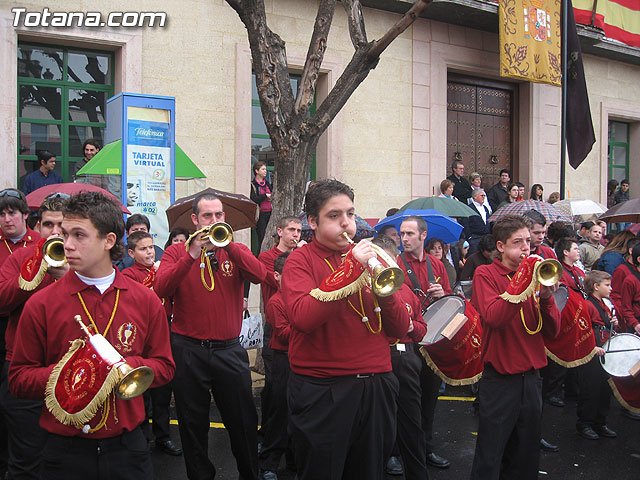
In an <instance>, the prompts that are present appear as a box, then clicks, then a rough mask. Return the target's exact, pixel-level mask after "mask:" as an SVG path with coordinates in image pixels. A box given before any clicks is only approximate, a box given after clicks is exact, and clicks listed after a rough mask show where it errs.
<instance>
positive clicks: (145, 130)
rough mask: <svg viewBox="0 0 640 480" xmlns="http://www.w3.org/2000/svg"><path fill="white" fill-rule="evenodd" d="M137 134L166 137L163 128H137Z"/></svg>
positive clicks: (140, 135)
mask: <svg viewBox="0 0 640 480" xmlns="http://www.w3.org/2000/svg"><path fill="white" fill-rule="evenodd" d="M135 132H136V135H137V136H139V137H164V132H163V131H162V130H154V129H153V128H142V127H139V128H136V129H135Z"/></svg>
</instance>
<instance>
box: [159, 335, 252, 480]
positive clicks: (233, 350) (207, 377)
mask: <svg viewBox="0 0 640 480" xmlns="http://www.w3.org/2000/svg"><path fill="white" fill-rule="evenodd" d="M223 343H225V342H216V343H211V344H207V345H206V346H203V345H202V344H201V343H200V342H198V341H197V340H195V339H192V338H189V337H184V336H182V335H177V334H175V333H174V334H173V335H172V337H171V348H172V351H173V358H174V360H175V362H176V373H175V376H174V380H173V389H174V397H175V400H176V410H177V413H178V423H179V424H180V427H179V429H180V439H181V440H182V449H183V452H184V461H185V464H186V468H187V476H188V478H189V479H191V480H196V479H198V480H199V479H213V478H214V476H215V473H216V469H215V466H214V465H213V463H212V462H211V460H210V459H209V455H208V451H209V443H208V440H209V439H208V432H209V407H210V403H211V394H213V399H214V400H215V402H216V405H217V407H218V409H219V410H220V415H221V416H222V421H223V422H224V424H225V427H226V429H227V432H228V434H229V440H230V442H231V451H232V452H233V455H234V457H235V459H236V464H237V467H238V471H239V472H240V478H241V479H242V480H256V479H257V478H258V434H257V429H258V415H257V413H256V408H255V405H254V403H253V393H252V390H251V373H250V371H249V357H248V355H247V352H246V350H245V349H244V348H242V347H241V346H240V344H239V343H238V342H237V340H235V341H227V342H226V345H223Z"/></svg>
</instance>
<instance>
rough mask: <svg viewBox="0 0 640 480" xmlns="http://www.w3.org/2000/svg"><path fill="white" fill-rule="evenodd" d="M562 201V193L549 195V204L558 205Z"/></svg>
mask: <svg viewBox="0 0 640 480" xmlns="http://www.w3.org/2000/svg"><path fill="white" fill-rule="evenodd" d="M559 201H560V192H553V193H552V194H551V195H549V198H548V199H547V202H549V203H556V202H559Z"/></svg>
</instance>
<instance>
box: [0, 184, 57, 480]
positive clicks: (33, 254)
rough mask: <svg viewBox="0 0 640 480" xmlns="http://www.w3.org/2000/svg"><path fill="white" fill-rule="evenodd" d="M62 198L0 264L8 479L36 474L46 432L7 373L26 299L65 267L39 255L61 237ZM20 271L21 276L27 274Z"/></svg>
mask: <svg viewBox="0 0 640 480" xmlns="http://www.w3.org/2000/svg"><path fill="white" fill-rule="evenodd" d="M63 202H64V198H62V196H60V195H54V196H51V197H49V198H47V199H45V201H44V202H43V203H42V205H41V206H40V209H39V210H38V224H37V225H36V227H35V228H36V230H37V231H38V232H39V233H40V235H41V236H42V240H40V241H39V242H38V243H35V244H32V245H29V246H27V247H25V248H19V249H17V250H16V251H15V252H14V253H13V254H12V255H11V256H10V257H9V258H7V260H6V261H5V262H4V264H3V265H2V268H1V269H0V305H2V308H3V310H4V311H3V314H5V313H6V314H8V317H9V322H8V324H7V330H6V333H5V341H6V348H7V354H6V357H5V362H4V367H3V370H2V377H1V378H2V383H0V412H2V416H3V418H4V421H5V423H6V425H7V428H8V433H9V443H10V451H11V454H10V456H9V461H8V467H7V470H8V472H9V476H10V478H24V479H27V478H33V479H39V478H40V466H41V458H42V448H43V447H44V441H45V438H46V432H45V431H44V430H43V429H42V428H41V427H40V425H39V420H40V413H41V411H42V406H43V402H42V399H38V400H22V399H17V398H16V397H14V396H13V395H12V394H11V392H9V381H8V372H9V364H10V362H11V357H12V355H13V344H14V340H15V335H16V329H17V328H18V320H19V318H20V314H21V313H22V309H23V307H24V304H25V302H26V301H27V300H28V299H29V298H30V297H31V296H32V295H33V294H34V293H35V292H37V291H40V290H42V289H43V288H44V287H46V286H48V285H50V284H52V283H53V282H54V281H56V280H59V279H60V278H62V277H63V276H64V275H65V274H66V273H67V272H68V271H69V265H68V264H66V263H65V264H64V265H61V266H55V267H52V266H48V265H47V263H46V260H44V259H43V258H42V249H43V243H44V242H45V240H47V239H53V238H56V237H61V236H62V204H63ZM29 265H31V268H30V269H29V270H30V271H31V272H32V273H33V274H36V275H37V272H39V271H40V269H41V268H42V269H43V270H44V272H43V274H42V275H40V276H39V277H40V278H39V279H37V280H36V279H31V278H29V280H30V282H29V283H31V285H30V286H27V285H25V279H24V278H23V277H22V275H21V273H22V272H21V270H22V268H23V266H24V268H25V269H27V268H28V266H29ZM29 270H25V273H24V276H27V277H28V276H29V275H28V274H27V271H29Z"/></svg>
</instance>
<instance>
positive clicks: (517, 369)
mask: <svg viewBox="0 0 640 480" xmlns="http://www.w3.org/2000/svg"><path fill="white" fill-rule="evenodd" d="M514 274H515V272H512V271H511V270H509V269H508V268H507V267H505V266H504V265H503V264H502V262H500V261H499V260H495V261H494V262H493V263H492V264H491V265H482V266H480V267H478V269H477V270H476V274H475V276H474V277H473V300H472V303H473V306H474V307H475V308H476V310H477V311H478V313H479V314H480V318H481V319H482V329H483V330H482V336H483V338H482V355H483V361H484V363H485V365H486V364H491V366H493V368H494V369H495V370H496V371H497V372H499V373H501V374H503V375H512V374H517V373H524V372H526V371H528V370H531V369H539V368H542V367H544V366H545V365H546V364H547V355H546V353H545V348H544V339H543V335H544V336H545V337H548V338H555V337H556V335H558V333H559V332H560V312H559V311H558V307H556V303H555V300H554V299H553V297H550V298H547V299H543V298H540V304H539V308H540V313H541V314H542V330H541V331H540V332H539V333H536V334H535V335H529V334H528V333H527V332H526V330H525V328H524V326H523V325H522V318H521V316H520V310H521V309H522V313H523V315H524V321H525V322H526V324H527V327H528V328H529V330H535V329H536V326H537V325H538V306H536V298H535V296H531V297H529V298H528V299H527V300H526V301H525V302H522V303H510V302H507V301H506V300H503V299H502V298H500V294H502V293H503V292H504V291H505V290H506V289H507V286H508V285H509V282H510V280H509V277H511V278H513V276H514ZM507 276H508V277H507Z"/></svg>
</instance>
